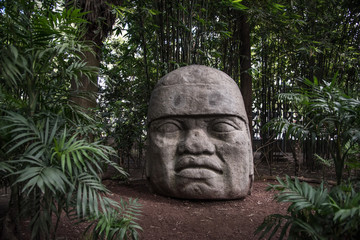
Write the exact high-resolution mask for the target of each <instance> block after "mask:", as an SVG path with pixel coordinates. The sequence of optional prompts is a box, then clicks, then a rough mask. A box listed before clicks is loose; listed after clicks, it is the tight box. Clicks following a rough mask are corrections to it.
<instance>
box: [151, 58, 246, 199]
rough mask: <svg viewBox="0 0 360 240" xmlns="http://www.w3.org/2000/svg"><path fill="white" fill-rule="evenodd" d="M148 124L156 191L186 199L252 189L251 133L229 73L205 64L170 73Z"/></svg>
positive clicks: (155, 96)
mask: <svg viewBox="0 0 360 240" xmlns="http://www.w3.org/2000/svg"><path fill="white" fill-rule="evenodd" d="M148 124H149V129H148V149H147V156H146V157H147V163H146V176H147V178H148V180H149V183H150V186H151V188H152V189H153V191H155V192H157V193H160V194H162V195H166V196H171V197H176V198H186V199H235V198H242V197H245V196H246V195H247V194H249V193H250V190H251V186H252V181H253V157H252V149H251V140H250V133H249V129H248V124H247V117H246V113H245V108H244V103H243V99H242V96H241V93H240V90H239V88H238V87H237V85H236V83H235V82H234V81H233V80H232V79H231V78H230V77H229V76H228V75H226V74H225V73H223V72H221V71H219V70H216V69H213V68H209V67H206V66H201V65H191V66H187V67H182V68H179V69H177V70H175V71H173V72H171V73H169V74H167V75H166V76H164V77H163V78H162V79H161V80H160V81H159V82H158V84H157V85H156V87H155V89H154V91H153V93H152V96H151V100H150V105H149V112H148Z"/></svg>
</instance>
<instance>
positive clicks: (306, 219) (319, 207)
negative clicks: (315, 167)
mask: <svg viewBox="0 0 360 240" xmlns="http://www.w3.org/2000/svg"><path fill="white" fill-rule="evenodd" d="M277 180H278V182H279V184H278V185H270V186H269V188H268V190H276V191H279V193H278V194H277V195H275V199H276V200H277V201H278V202H285V203H291V204H290V206H289V207H288V210H287V211H288V213H289V214H288V215H281V214H272V215H269V216H267V217H266V218H265V219H264V221H263V223H262V224H261V225H260V226H259V227H258V228H257V230H256V231H255V234H260V236H259V239H264V237H265V236H267V239H271V238H272V237H273V236H274V235H275V234H276V233H277V232H278V231H279V230H281V231H280V235H279V239H280V240H281V239H284V238H286V239H314V240H327V239H334V240H335V239H358V238H359V236H360V228H359V224H360V207H359V206H360V193H359V192H356V191H355V189H354V188H353V187H352V186H351V185H348V186H346V185H342V186H337V187H335V188H333V189H332V190H331V191H330V192H329V191H328V190H327V189H326V188H324V184H323V183H322V184H321V185H320V186H319V187H317V188H314V187H312V186H310V185H309V184H307V183H306V182H302V183H300V182H299V180H298V179H297V178H296V179H295V181H292V180H291V179H290V177H288V176H286V181H282V180H281V179H280V178H278V179H277Z"/></svg>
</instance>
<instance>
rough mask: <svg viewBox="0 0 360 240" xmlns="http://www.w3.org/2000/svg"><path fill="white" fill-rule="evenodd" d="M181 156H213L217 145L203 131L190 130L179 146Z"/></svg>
mask: <svg viewBox="0 0 360 240" xmlns="http://www.w3.org/2000/svg"><path fill="white" fill-rule="evenodd" d="M178 153H179V154H209V155H211V154H213V153H215V145H214V144H213V143H212V142H211V139H210V138H209V136H208V135H207V133H206V132H204V131H203V130H202V129H193V130H189V131H188V132H187V134H186V136H185V138H184V140H182V141H180V142H179V144H178Z"/></svg>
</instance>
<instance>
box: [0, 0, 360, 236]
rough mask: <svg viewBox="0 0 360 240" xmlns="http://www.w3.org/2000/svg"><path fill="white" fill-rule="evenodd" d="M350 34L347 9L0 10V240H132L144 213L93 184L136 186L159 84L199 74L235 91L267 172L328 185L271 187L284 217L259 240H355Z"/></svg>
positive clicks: (355, 92)
mask: <svg viewBox="0 0 360 240" xmlns="http://www.w3.org/2000/svg"><path fill="white" fill-rule="evenodd" d="M359 23H360V4H359V3H358V1H357V0H328V1H325V0H314V1H302V0H292V1H289V0H278V1H275V0H268V1H262V0H256V1H245V0H244V1H239V0H221V1H211V0H180V1H165V0H131V1H130V0H124V1H117V0H108V1H105V0H72V1H70V0H30V1H27V0H11V1H10V0H0V32H1V34H0V41H1V45H0V147H1V148H0V176H1V182H0V183H1V185H2V187H6V188H10V190H11V197H10V204H9V211H8V213H7V216H6V221H4V222H3V227H2V235H1V236H0V237H2V238H4V239H19V233H21V232H24V231H25V230H24V229H21V227H22V224H20V223H21V221H22V220H23V219H25V218H26V219H30V226H29V227H30V230H31V234H30V236H31V238H32V239H56V236H57V229H58V224H59V220H60V218H61V217H63V216H64V215H66V217H68V218H70V219H72V220H74V221H75V222H81V223H84V222H85V223H88V224H89V228H87V231H86V233H85V234H87V235H86V237H89V238H93V239H137V238H138V235H139V233H138V232H139V231H141V227H140V226H139V224H138V218H139V215H140V214H141V206H140V204H139V203H138V202H137V200H136V199H129V200H125V199H124V200H123V201H121V202H114V201H113V200H111V198H109V197H108V195H109V190H107V189H106V187H105V186H104V184H103V183H102V175H103V174H104V172H105V171H106V170H107V169H108V168H110V167H111V169H114V170H115V171H116V174H115V175H117V176H119V178H120V179H127V178H128V176H129V174H128V172H127V171H126V170H125V169H126V168H127V169H130V168H137V169H139V170H141V171H142V170H143V168H144V166H145V159H144V152H145V145H146V144H145V143H146V114H147V107H148V101H149V98H150V94H151V91H152V90H153V88H154V86H155V83H156V82H157V80H158V79H160V78H161V77H162V76H164V75H165V74H166V73H168V72H170V71H172V70H174V69H177V68H179V67H181V66H186V65H190V64H203V65H207V66H209V67H214V68H217V69H219V70H222V71H224V72H225V73H227V74H228V75H229V76H230V77H231V78H233V79H234V80H235V82H236V83H237V84H238V86H239V88H240V90H241V92H242V95H243V97H244V103H245V107H246V111H247V115H248V118H249V122H250V123H252V124H250V126H249V127H250V129H251V131H252V135H253V140H254V148H255V147H256V148H257V149H254V150H256V151H259V152H260V153H261V160H262V161H266V162H267V163H268V164H269V166H271V164H272V163H273V162H274V161H275V159H274V156H275V153H277V152H281V151H284V152H286V151H290V152H292V154H293V156H294V165H295V173H294V175H295V177H296V175H297V169H298V168H299V166H300V165H301V166H302V168H304V169H308V170H311V171H320V170H321V169H322V170H323V171H324V169H326V170H329V171H331V172H334V173H335V175H336V181H337V185H336V186H330V185H328V183H327V182H326V181H324V183H323V184H321V185H320V186H310V185H308V184H307V183H302V182H299V181H298V180H296V178H295V180H291V178H289V177H287V178H286V180H283V179H281V178H279V179H278V181H279V184H276V185H272V186H271V187H270V189H272V190H274V191H277V192H278V193H277V195H276V197H275V199H276V200H278V201H280V202H288V203H289V204H290V207H289V209H288V214H287V215H271V216H269V217H267V218H266V219H265V220H264V223H263V224H262V225H261V226H259V228H258V230H257V232H256V233H257V234H259V236H260V238H263V237H267V238H269V239H270V238H272V237H274V236H275V235H276V234H280V238H288V239H358V238H359V231H360V230H359V225H360V210H359V205H360V202H359V201H360V195H359V179H360V175H359V174H360V162H359V156H360V146H359V143H360V102H359V89H360V75H359V61H360V58H359V55H360V47H359V46H360V24H359ZM280 145H281V146H280ZM279 149H280V150H279ZM289 149H290V150H289ZM296 149H298V151H296ZM298 152H301V153H302V157H301V158H300V157H299V155H298ZM270 171H271V169H270ZM54 219H55V220H54Z"/></svg>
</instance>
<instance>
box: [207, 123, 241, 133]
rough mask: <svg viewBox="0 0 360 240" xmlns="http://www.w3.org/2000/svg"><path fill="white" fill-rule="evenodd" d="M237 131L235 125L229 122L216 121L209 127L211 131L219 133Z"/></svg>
mask: <svg viewBox="0 0 360 240" xmlns="http://www.w3.org/2000/svg"><path fill="white" fill-rule="evenodd" d="M238 129H239V128H238V127H237V126H236V124H235V123H233V122H229V121H218V122H215V123H214V124H212V126H211V130H212V131H214V132H219V133H225V132H232V131H235V130H238Z"/></svg>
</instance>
